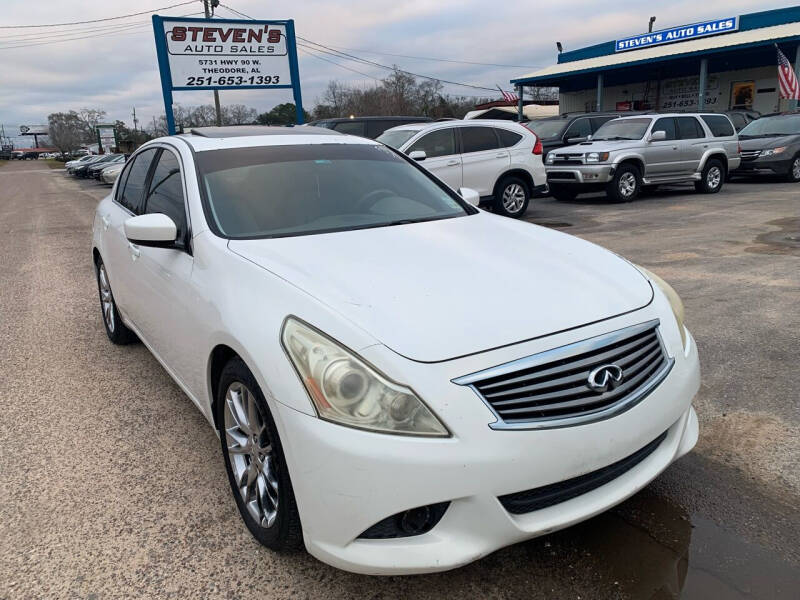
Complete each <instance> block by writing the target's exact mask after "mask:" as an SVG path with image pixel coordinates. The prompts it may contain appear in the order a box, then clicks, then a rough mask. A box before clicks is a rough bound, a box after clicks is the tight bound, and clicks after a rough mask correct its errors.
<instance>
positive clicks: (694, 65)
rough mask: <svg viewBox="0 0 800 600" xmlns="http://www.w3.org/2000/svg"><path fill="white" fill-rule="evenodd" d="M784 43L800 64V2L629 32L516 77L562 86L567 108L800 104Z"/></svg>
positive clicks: (521, 82) (767, 109)
mask: <svg viewBox="0 0 800 600" xmlns="http://www.w3.org/2000/svg"><path fill="white" fill-rule="evenodd" d="M776 45H777V46H778V47H779V48H780V50H781V51H782V52H783V54H784V55H785V56H786V57H787V58H788V60H789V61H790V62H792V63H793V66H794V67H795V69H796V70H797V67H798V65H799V64H800V6H798V7H790V8H783V9H777V10H770V11H765V12H758V13H752V14H746V15H739V16H728V17H723V18H719V19H713V20H710V21H704V22H702V23H692V24H689V25H682V26H679V27H671V28H669V29H661V30H655V31H652V32H649V33H644V34H638V35H632V36H631V35H628V34H627V33H622V36H621V37H620V38H618V39H616V40H613V41H609V42H604V43H602V44H597V45H594V46H589V47H587V48H581V49H578V50H572V51H568V52H560V53H559V54H558V63H557V64H555V65H553V66H551V67H547V68H545V69H542V70H540V71H536V72H534V73H530V74H528V75H523V76H521V77H518V78H517V79H512V80H511V83H513V84H514V85H515V86H517V89H518V95H519V96H520V98H522V93H521V92H522V90H523V89H524V88H525V87H526V86H533V87H542V86H554V87H558V89H559V110H560V112H561V113H565V112H575V111H587V112H592V111H597V110H604V111H606V110H658V111H671V110H675V111H692V110H708V111H714V112H722V111H727V110H731V109H746V110H754V111H758V112H760V113H762V114H766V113H772V112H778V111H782V110H787V109H792V108H796V105H797V103H796V101H789V100H785V99H782V98H780V94H779V84H778V61H777V52H776V49H775V46H776Z"/></svg>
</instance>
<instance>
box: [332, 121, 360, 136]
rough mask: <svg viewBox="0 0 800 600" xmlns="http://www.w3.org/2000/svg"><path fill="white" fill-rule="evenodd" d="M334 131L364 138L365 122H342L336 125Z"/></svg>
mask: <svg viewBox="0 0 800 600" xmlns="http://www.w3.org/2000/svg"><path fill="white" fill-rule="evenodd" d="M333 129H335V130H336V131H338V132H340V133H349V134H350V135H360V136H361V137H364V121H342V122H340V123H334V124H333Z"/></svg>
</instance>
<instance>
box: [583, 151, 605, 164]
mask: <svg viewBox="0 0 800 600" xmlns="http://www.w3.org/2000/svg"><path fill="white" fill-rule="evenodd" d="M607 160H608V152H589V153H588V154H587V155H586V162H587V163H596V162H605V161H607Z"/></svg>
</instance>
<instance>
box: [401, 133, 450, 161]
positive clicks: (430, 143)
mask: <svg viewBox="0 0 800 600" xmlns="http://www.w3.org/2000/svg"><path fill="white" fill-rule="evenodd" d="M455 132H456V130H455V129H453V128H449V129H439V130H438V131H432V132H430V133H429V134H428V135H425V136H423V137H421V138H420V139H419V140H417V141H416V142H414V145H413V146H411V148H409V149H408V150H407V152H409V153H410V152H413V151H414V150H422V151H424V152H425V154H426V156H427V157H428V158H434V157H436V156H447V155H448V154H455V153H456V136H455Z"/></svg>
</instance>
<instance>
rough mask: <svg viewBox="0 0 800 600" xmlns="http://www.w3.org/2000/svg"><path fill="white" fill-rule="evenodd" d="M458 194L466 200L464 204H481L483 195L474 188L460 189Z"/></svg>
mask: <svg viewBox="0 0 800 600" xmlns="http://www.w3.org/2000/svg"><path fill="white" fill-rule="evenodd" d="M458 194H459V195H460V196H461V197H462V198H463V199H464V202H466V203H467V204H471V205H472V206H478V204H480V202H481V195H480V194H479V193H478V192H476V191H475V190H473V189H472V188H466V187H462V188H458Z"/></svg>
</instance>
